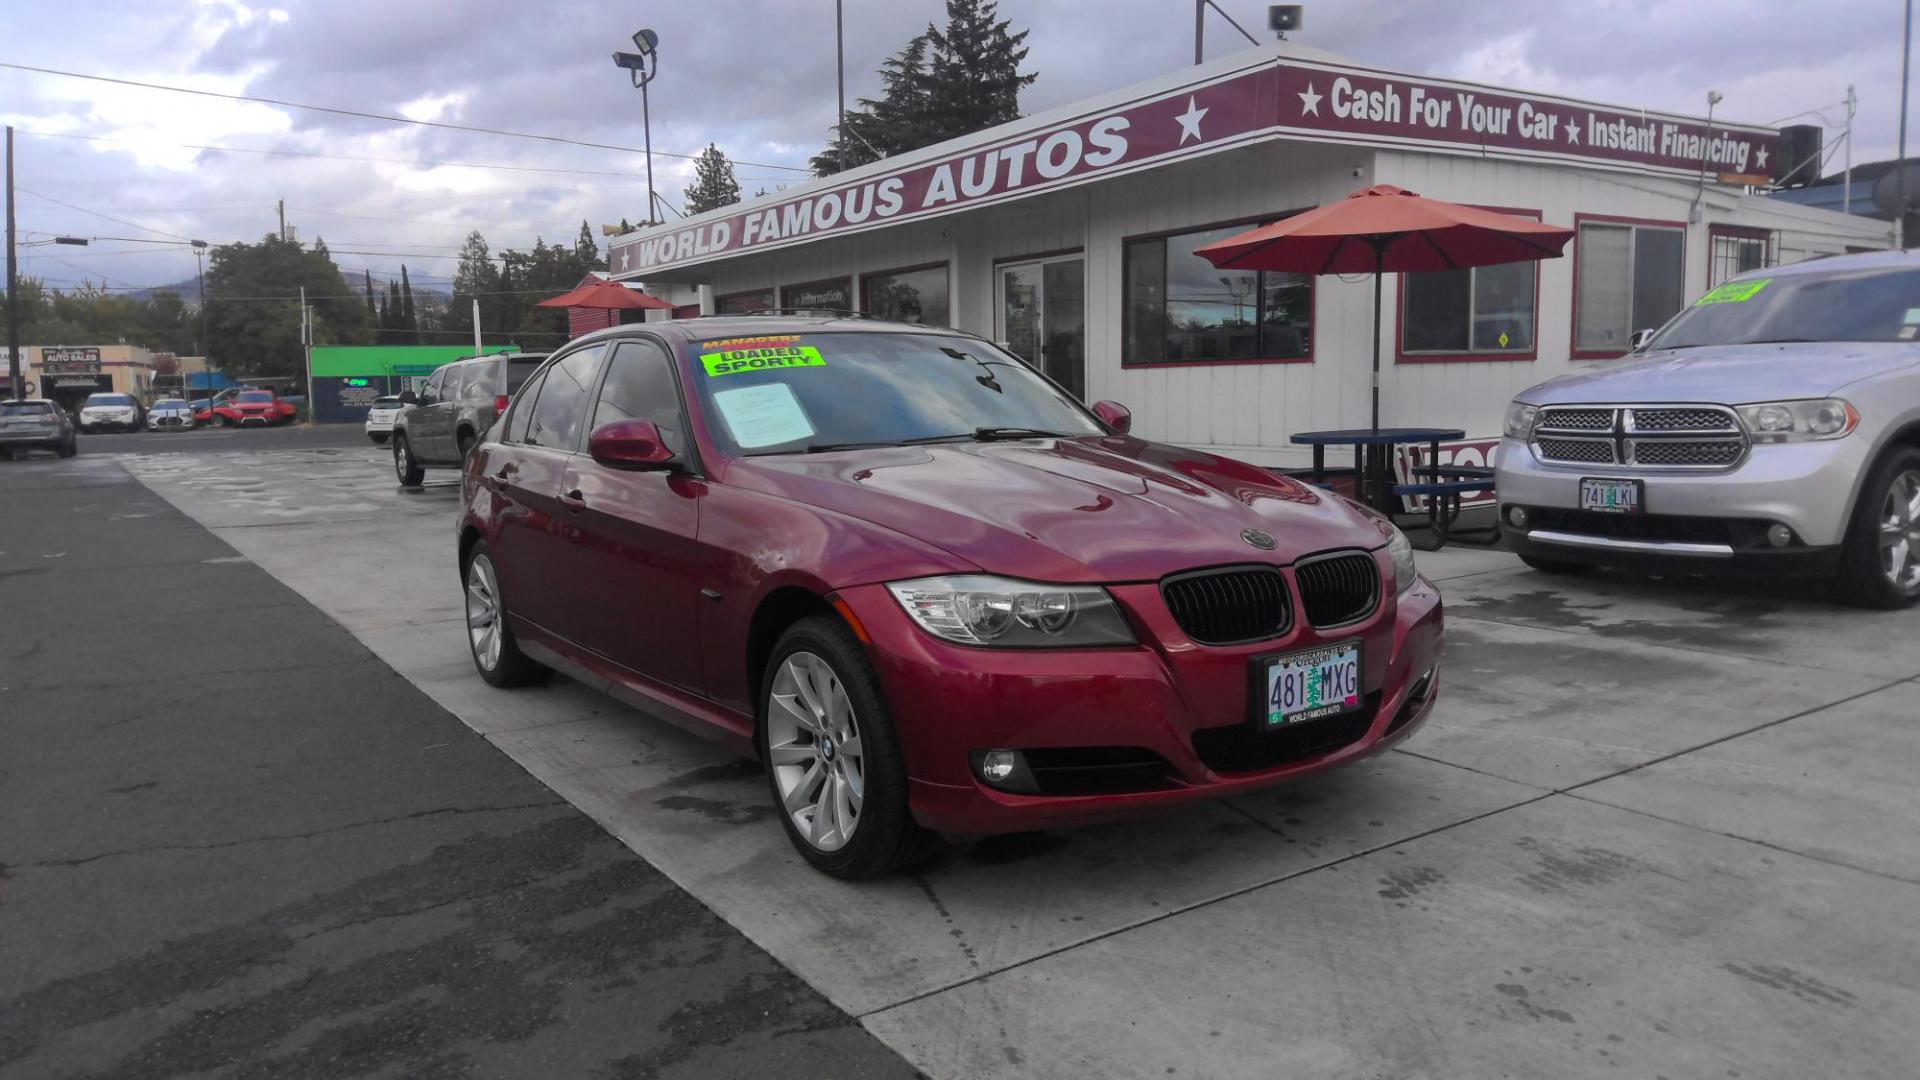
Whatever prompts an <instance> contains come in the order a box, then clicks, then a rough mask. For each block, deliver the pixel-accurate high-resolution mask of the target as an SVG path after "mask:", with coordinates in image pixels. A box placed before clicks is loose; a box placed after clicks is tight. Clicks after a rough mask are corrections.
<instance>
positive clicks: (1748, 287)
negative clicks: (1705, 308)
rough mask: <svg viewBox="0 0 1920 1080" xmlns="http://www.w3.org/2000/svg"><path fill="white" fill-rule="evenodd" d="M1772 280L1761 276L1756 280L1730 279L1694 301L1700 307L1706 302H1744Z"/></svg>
mask: <svg viewBox="0 0 1920 1080" xmlns="http://www.w3.org/2000/svg"><path fill="white" fill-rule="evenodd" d="M1772 281H1773V279H1772V278H1759V279H1757V280H1754V281H1729V282H1727V283H1726V284H1725V285H1722V286H1720V287H1719V288H1717V289H1714V290H1713V291H1711V292H1709V293H1707V295H1705V296H1702V297H1701V298H1700V299H1698V300H1695V301H1694V302H1693V303H1694V306H1695V307H1700V306H1702V305H1705V304H1744V303H1746V302H1747V301H1749V300H1751V299H1753V298H1754V296H1755V295H1756V294H1758V293H1759V292H1760V290H1761V289H1764V288H1766V287H1767V286H1768V285H1769V284H1771V283H1772Z"/></svg>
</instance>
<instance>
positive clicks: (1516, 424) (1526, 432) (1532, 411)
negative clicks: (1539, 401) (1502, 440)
mask: <svg viewBox="0 0 1920 1080" xmlns="http://www.w3.org/2000/svg"><path fill="white" fill-rule="evenodd" d="M1539 415H1540V406H1538V405H1529V404H1527V403H1526V402H1524V401H1516V402H1514V403H1513V404H1511V405H1508V406H1507V426H1506V433H1507V438H1509V439H1523V440H1524V439H1528V438H1531V437H1532V436H1533V421H1534V418H1536V417H1538V416H1539Z"/></svg>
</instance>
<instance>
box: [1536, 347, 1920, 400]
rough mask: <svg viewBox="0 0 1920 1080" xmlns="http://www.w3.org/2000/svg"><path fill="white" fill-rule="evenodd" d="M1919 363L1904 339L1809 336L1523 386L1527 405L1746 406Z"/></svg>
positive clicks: (1672, 353)
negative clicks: (1688, 403)
mask: <svg viewBox="0 0 1920 1080" xmlns="http://www.w3.org/2000/svg"><path fill="white" fill-rule="evenodd" d="M1915 365H1920V345H1915V344H1913V343H1911V342H1905V341H1807V342H1791V343H1781V344H1773V345H1708V346H1702V347H1700V348H1694V349H1662V350H1658V351H1656V352H1651V353H1648V354H1647V355H1646V356H1645V357H1644V358H1642V359H1639V360H1632V361H1627V362H1625V363H1622V362H1620V361H1610V362H1606V366H1604V367H1601V368H1599V369H1597V370H1593V371H1584V372H1580V373H1579V374H1575V375H1562V376H1560V377H1559V378H1557V379H1551V380H1548V381H1547V382H1543V383H1541V384H1539V385H1538V386H1534V387H1532V388H1530V389H1527V390H1524V391H1522V392H1521V393H1520V394H1519V396H1518V400H1520V401H1524V402H1526V403H1527V404H1529V405H1569V404H1584V403H1589V402H1591V403H1605V402H1617V403H1623V404H1631V403H1633V402H1636V401H1698V402H1717V403H1719V404H1722V405H1745V404H1749V403H1751V402H1756V401H1791V400H1793V399H1795V398H1819V397H1826V396H1828V395H1829V394H1832V393H1834V392H1835V391H1838V390H1839V389H1840V388H1842V387H1844V386H1846V385H1848V384H1849V383H1854V382H1858V381H1860V380H1861V379H1867V378H1872V377H1873V376H1875V375H1882V374H1885V373H1887V372H1889V371H1897V370H1899V369H1901V368H1905V367H1913V366H1915Z"/></svg>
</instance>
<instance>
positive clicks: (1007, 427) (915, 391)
mask: <svg viewBox="0 0 1920 1080" xmlns="http://www.w3.org/2000/svg"><path fill="white" fill-rule="evenodd" d="M693 348H694V383H695V386H696V387H697V393H698V395H699V397H700V399H701V401H702V404H703V405H704V406H705V411H706V414H707V415H708V416H709V417H710V418H712V420H713V425H712V426H713V429H714V434H715V437H716V438H717V439H718V440H719V441H720V442H721V443H722V444H723V445H726V446H728V447H729V448H730V449H732V450H734V451H736V452H738V453H741V454H744V455H748V456H754V455H761V454H794V453H805V452H809V451H824V450H844V449H858V448H864V447H873V446H901V445H905V444H910V443H931V442H942V441H948V440H952V441H956V442H958V441H970V440H976V439H994V438H1023V437H1032V436H1046V435H1060V436H1081V435H1099V434H1104V431H1103V429H1102V428H1101V427H1100V425H1099V423H1098V422H1097V421H1095V420H1094V419H1093V418H1092V417H1091V416H1089V415H1088V414H1087V412H1086V410H1084V409H1082V408H1081V407H1080V405H1079V404H1078V403H1077V402H1075V401H1074V400H1073V398H1072V397H1070V396H1069V395H1068V394H1067V393H1066V392H1065V391H1062V390H1060V389H1059V388H1057V387H1055V386H1054V385H1053V384H1051V383H1049V382H1047V381H1046V380H1045V379H1043V378H1041V377H1040V376H1039V375H1038V374H1036V373H1035V372H1034V371H1033V370H1032V369H1031V368H1029V367H1027V365H1026V364H1024V363H1022V362H1021V361H1020V360H1019V359H1018V358H1017V357H1014V356H1011V355H1009V354H1007V353H1004V352H1001V351H1000V350H999V349H997V348H994V347H993V346H991V345H988V344H986V343H985V342H982V341H978V340H975V339H972V338H964V337H950V336H945V335H938V334H892V333H826V334H775V335H766V336H757V337H735V338H719V339H714V340H709V341H703V342H697V343H695V344H694V346H693Z"/></svg>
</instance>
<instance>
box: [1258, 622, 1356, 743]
mask: <svg viewBox="0 0 1920 1080" xmlns="http://www.w3.org/2000/svg"><path fill="white" fill-rule="evenodd" d="M1261 663H1262V664H1264V665H1265V670H1264V675H1265V678H1263V679H1262V680H1260V682H1259V684H1258V685H1260V686H1261V687H1263V688H1264V690H1265V697H1264V698H1263V699H1262V704H1261V707H1260V708H1259V709H1258V710H1257V714H1258V716H1259V718H1260V727H1261V728H1263V729H1270V728H1277V727H1285V726H1286V725H1288V724H1298V723H1300V722H1301V721H1303V720H1317V719H1319V718H1320V717H1323V716H1334V715H1337V714H1339V713H1344V712H1352V711H1353V710H1355V709H1358V708H1359V707H1360V697H1361V692H1360V643H1359V642H1357V641H1350V642H1347V643H1345V644H1342V645H1330V646H1327V647H1325V648H1321V649H1315V650H1313V651H1312V652H1302V653H1293V654H1291V655H1288V656H1275V657H1270V658H1268V659H1266V660H1263V661H1261Z"/></svg>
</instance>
